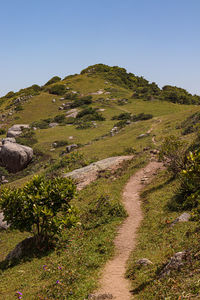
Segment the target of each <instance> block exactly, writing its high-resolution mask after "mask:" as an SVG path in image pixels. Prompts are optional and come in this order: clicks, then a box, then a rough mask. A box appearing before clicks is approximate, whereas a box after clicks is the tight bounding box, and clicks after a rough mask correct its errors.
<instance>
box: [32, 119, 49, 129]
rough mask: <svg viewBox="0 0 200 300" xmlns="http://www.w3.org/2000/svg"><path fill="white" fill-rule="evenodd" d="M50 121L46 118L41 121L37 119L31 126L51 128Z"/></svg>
mask: <svg viewBox="0 0 200 300" xmlns="http://www.w3.org/2000/svg"><path fill="white" fill-rule="evenodd" d="M49 123H50V122H48V121H45V120H40V121H35V122H33V123H32V124H31V127H36V128H40V129H47V128H49Z"/></svg>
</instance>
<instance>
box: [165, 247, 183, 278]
mask: <svg viewBox="0 0 200 300" xmlns="http://www.w3.org/2000/svg"><path fill="white" fill-rule="evenodd" d="M186 260H187V252H186V251H182V252H177V253H175V254H174V256H173V257H171V259H170V261H169V262H168V263H167V264H166V265H165V266H164V268H163V269H162V271H161V272H160V277H165V276H167V275H170V273H171V271H173V270H180V268H181V267H182V266H183V265H184V263H185V262H186Z"/></svg>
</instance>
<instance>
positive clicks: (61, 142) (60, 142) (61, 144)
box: [53, 140, 69, 148]
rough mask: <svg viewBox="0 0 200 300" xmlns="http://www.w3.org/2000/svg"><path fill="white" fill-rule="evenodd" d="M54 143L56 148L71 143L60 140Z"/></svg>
mask: <svg viewBox="0 0 200 300" xmlns="http://www.w3.org/2000/svg"><path fill="white" fill-rule="evenodd" d="M53 144H54V148H59V147H63V146H67V145H68V144H69V142H68V141H64V140H60V141H55V142H53Z"/></svg>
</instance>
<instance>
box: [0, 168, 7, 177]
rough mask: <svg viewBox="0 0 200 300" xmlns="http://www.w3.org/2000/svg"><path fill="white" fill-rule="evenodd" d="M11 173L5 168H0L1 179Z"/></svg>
mask: <svg viewBox="0 0 200 300" xmlns="http://www.w3.org/2000/svg"><path fill="white" fill-rule="evenodd" d="M8 175H9V172H8V171H7V170H6V169H5V168H4V167H1V166H0V177H1V176H8Z"/></svg>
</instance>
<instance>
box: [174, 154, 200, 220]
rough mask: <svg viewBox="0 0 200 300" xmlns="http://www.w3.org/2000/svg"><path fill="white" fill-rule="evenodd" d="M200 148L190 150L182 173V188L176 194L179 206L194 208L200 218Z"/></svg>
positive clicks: (180, 207)
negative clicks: (193, 150)
mask: <svg viewBox="0 0 200 300" xmlns="http://www.w3.org/2000/svg"><path fill="white" fill-rule="evenodd" d="M199 178H200V150H198V151H195V152H190V153H189V155H188V157H187V165H186V167H185V168H184V169H183V170H182V171H181V173H180V182H181V184H180V188H179V190H178V192H177V194H176V197H175V201H176V205H177V208H179V209H184V210H185V209H189V210H191V209H192V210H193V209H194V213H195V215H196V217H197V216H198V219H199V220H200V181H199Z"/></svg>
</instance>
